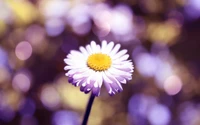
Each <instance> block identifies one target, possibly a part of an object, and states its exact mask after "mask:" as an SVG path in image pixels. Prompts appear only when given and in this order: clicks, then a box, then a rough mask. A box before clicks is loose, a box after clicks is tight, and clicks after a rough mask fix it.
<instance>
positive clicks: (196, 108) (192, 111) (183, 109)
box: [179, 102, 200, 125]
mask: <svg viewBox="0 0 200 125" xmlns="http://www.w3.org/2000/svg"><path fill="white" fill-rule="evenodd" d="M179 111H180V115H179V117H180V120H181V123H182V125H198V124H199V123H200V119H199V116H200V105H196V104H193V103H192V102H185V103H182V104H181V105H180V106H179Z"/></svg>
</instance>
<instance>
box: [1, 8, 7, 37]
mask: <svg viewBox="0 0 200 125" xmlns="http://www.w3.org/2000/svg"><path fill="white" fill-rule="evenodd" d="M0 11H1V10H0ZM6 30H7V25H6V23H5V22H4V21H2V20H1V19H0V37H1V36H3V35H4V33H5V32H6Z"/></svg>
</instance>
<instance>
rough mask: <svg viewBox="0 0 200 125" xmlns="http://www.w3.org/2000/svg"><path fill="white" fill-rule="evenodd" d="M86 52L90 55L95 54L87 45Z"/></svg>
mask: <svg viewBox="0 0 200 125" xmlns="http://www.w3.org/2000/svg"><path fill="white" fill-rule="evenodd" d="M86 50H87V52H88V53H89V55H90V54H92V53H93V51H92V48H91V46H90V45H87V46H86Z"/></svg>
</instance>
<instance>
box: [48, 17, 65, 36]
mask: <svg viewBox="0 0 200 125" xmlns="http://www.w3.org/2000/svg"><path fill="white" fill-rule="evenodd" d="M45 28H46V31H47V34H48V35H49V36H58V35H60V34H61V33H62V32H63V31H64V29H65V24H64V21H62V20H61V19H56V18H54V19H49V20H47V21H46V22H45Z"/></svg>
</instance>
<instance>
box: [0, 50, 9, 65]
mask: <svg viewBox="0 0 200 125" xmlns="http://www.w3.org/2000/svg"><path fill="white" fill-rule="evenodd" d="M7 63H8V54H7V52H6V51H5V50H4V49H3V48H1V46H0V65H2V66H6V65H7Z"/></svg>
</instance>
